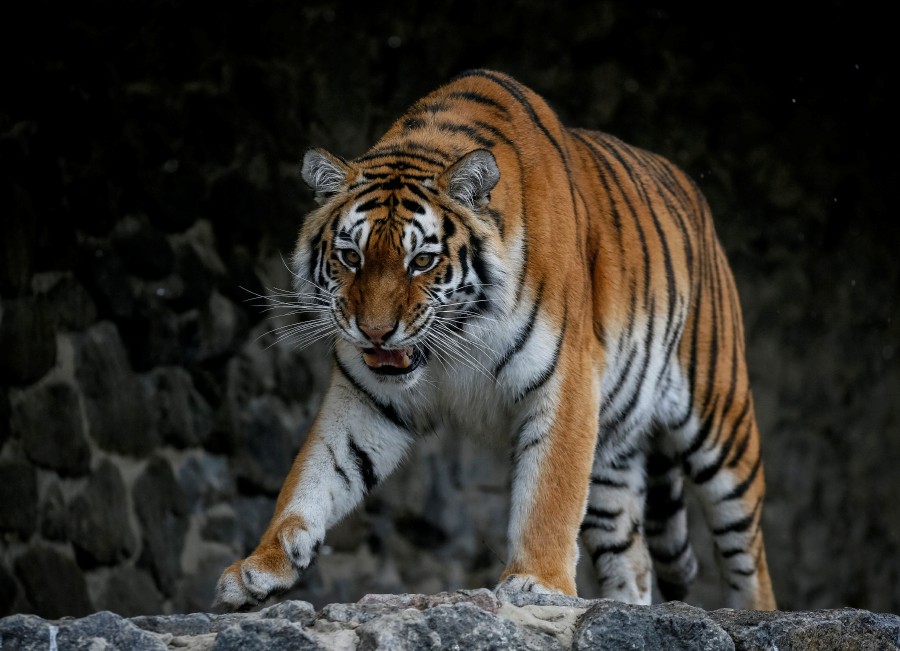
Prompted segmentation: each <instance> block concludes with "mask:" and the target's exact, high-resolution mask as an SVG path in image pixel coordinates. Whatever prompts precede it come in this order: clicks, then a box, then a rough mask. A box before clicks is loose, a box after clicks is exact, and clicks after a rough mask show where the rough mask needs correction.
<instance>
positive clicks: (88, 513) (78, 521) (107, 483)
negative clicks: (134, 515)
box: [66, 460, 137, 568]
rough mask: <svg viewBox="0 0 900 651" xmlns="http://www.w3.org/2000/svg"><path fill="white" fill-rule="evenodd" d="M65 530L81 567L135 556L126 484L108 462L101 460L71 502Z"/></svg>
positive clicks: (135, 544)
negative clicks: (129, 521)
mask: <svg viewBox="0 0 900 651" xmlns="http://www.w3.org/2000/svg"><path fill="white" fill-rule="evenodd" d="M66 530H67V532H68V535H69V539H70V540H71V541H72V544H73V545H74V546H75V552H76V556H77V558H78V562H79V565H81V566H82V567H88V568H90V567H95V566H97V565H112V564H114V563H117V562H119V561H122V560H125V559H126V558H128V557H129V556H131V554H132V553H134V551H135V549H136V547H137V538H136V537H135V535H134V532H133V531H132V530H131V526H130V525H129V523H128V504H127V498H126V495H125V482H124V481H123V480H122V476H121V473H120V472H119V469H118V468H117V467H116V466H115V464H113V463H112V462H111V461H108V460H105V461H103V463H101V464H100V467H99V468H97V471H96V472H95V473H94V474H93V475H91V478H90V480H89V481H88V484H87V487H86V488H85V489H84V491H83V492H82V493H80V494H79V495H78V496H76V497H75V498H74V499H73V500H72V503H71V504H70V506H69V509H68V517H67V519H66Z"/></svg>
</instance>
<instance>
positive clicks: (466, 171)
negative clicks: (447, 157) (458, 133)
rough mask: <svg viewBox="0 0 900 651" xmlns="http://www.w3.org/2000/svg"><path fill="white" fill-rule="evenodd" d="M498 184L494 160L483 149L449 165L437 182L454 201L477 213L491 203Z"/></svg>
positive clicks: (498, 169) (489, 153)
mask: <svg viewBox="0 0 900 651" xmlns="http://www.w3.org/2000/svg"><path fill="white" fill-rule="evenodd" d="M499 180H500V168H499V167H497V160H496V159H495V158H494V155H493V154H492V153H491V152H489V151H488V150H487V149H476V150H475V151H470V152H469V153H468V154H466V155H465V156H463V157H462V158H460V159H459V160H458V161H456V162H455V163H453V165H451V166H450V167H449V168H447V170H446V171H444V173H443V174H441V176H440V178H439V179H438V186H439V187H440V188H441V189H442V190H444V191H446V192H447V194H449V195H450V196H451V197H453V198H454V199H455V200H456V201H458V202H460V203H461V204H463V205H464V206H468V207H469V208H471V209H472V210H476V211H477V210H479V209H481V208H483V207H484V206H486V205H487V204H488V202H489V201H490V200H491V190H493V189H494V186H495V185H497V181H499Z"/></svg>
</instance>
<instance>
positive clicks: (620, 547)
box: [591, 522, 640, 563]
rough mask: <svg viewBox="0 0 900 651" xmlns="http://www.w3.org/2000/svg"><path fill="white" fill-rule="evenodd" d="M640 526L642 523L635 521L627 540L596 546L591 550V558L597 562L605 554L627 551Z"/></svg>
mask: <svg viewBox="0 0 900 651" xmlns="http://www.w3.org/2000/svg"><path fill="white" fill-rule="evenodd" d="M639 527H640V525H639V524H638V523H637V522H635V523H634V524H633V525H632V527H631V533H630V534H628V538H627V539H626V540H623V541H622V542H619V543H610V544H607V545H599V546H597V547H595V548H594V549H593V550H592V551H591V559H592V560H593V561H594V563H596V562H597V560H598V559H599V558H600V557H601V556H603V555H604V554H623V553H625V552H627V551H628V550H629V549H630V548H631V546H632V545H633V544H634V541H635V539H636V538H637V533H638V531H639Z"/></svg>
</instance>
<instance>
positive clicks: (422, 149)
mask: <svg viewBox="0 0 900 651" xmlns="http://www.w3.org/2000/svg"><path fill="white" fill-rule="evenodd" d="M303 173H304V178H305V179H306V180H307V182H308V183H309V185H310V186H311V187H312V188H313V189H314V190H315V191H316V193H317V196H318V198H319V200H320V202H321V203H322V206H321V208H319V209H318V210H317V211H314V212H313V213H312V214H311V215H310V216H309V217H308V218H307V220H306V222H305V224H304V226H303V228H302V230H301V233H300V236H299V238H298V243H297V251H296V254H295V257H294V264H295V269H296V271H297V277H298V281H297V289H298V293H301V294H305V295H309V296H310V299H311V300H312V301H313V303H314V305H318V306H321V307H320V309H321V311H322V312H326V313H327V314H329V315H330V317H331V318H332V319H333V322H334V326H333V327H334V328H335V330H336V331H337V333H338V335H339V336H338V337H337V339H336V347H335V348H336V356H335V374H334V380H333V384H332V389H331V390H330V391H329V395H328V396H326V400H325V402H324V403H323V407H322V411H321V412H320V414H319V418H317V421H316V424H315V425H314V427H313V431H312V432H311V433H310V436H309V438H308V439H307V443H306V444H304V448H303V450H301V452H300V454H299V455H298V458H297V461H296V462H295V465H294V468H293V469H292V472H291V475H290V476H289V477H288V479H287V481H286V483H285V487H284V488H283V490H282V495H281V496H280V498H279V503H278V507H277V508H276V513H275V516H274V517H273V519H272V523H271V524H270V527H269V531H267V533H266V535H265V536H264V537H263V540H262V542H261V543H260V546H259V547H258V548H257V550H256V551H255V552H254V553H253V554H251V555H250V557H249V558H248V559H246V560H245V561H242V562H238V563H235V564H234V565H233V566H232V567H231V568H229V569H228V570H226V572H225V573H224V574H223V577H222V579H221V580H220V584H219V588H218V598H219V600H220V602H222V603H225V604H244V603H247V602H249V601H252V600H258V599H260V598H263V597H264V596H266V595H268V594H270V593H271V592H272V591H273V590H275V589H283V588H284V587H285V586H289V585H291V584H292V583H293V581H294V580H296V577H297V572H299V571H300V570H301V569H302V567H304V563H308V562H309V559H310V558H311V556H312V551H311V548H310V547H311V546H314V545H315V544H316V543H318V542H321V540H322V538H323V537H324V533H325V530H326V529H327V528H328V526H330V525H331V524H333V522H335V521H336V520H337V519H339V518H340V517H343V515H344V514H345V513H346V512H347V511H348V510H349V509H350V508H353V506H355V504H356V503H358V501H359V499H362V497H363V496H364V495H365V493H366V492H367V491H368V490H369V489H370V488H371V486H372V485H374V483H376V482H378V481H380V480H381V479H383V478H384V477H385V476H386V475H387V474H388V473H389V472H390V471H391V470H392V469H393V467H395V466H396V464H397V463H399V462H400V458H401V457H402V456H403V453H404V452H405V450H406V449H407V447H408V446H409V445H411V444H412V442H413V440H414V438H415V437H416V436H420V435H423V434H428V433H430V432H432V431H435V430H437V429H440V428H441V427H442V426H448V425H449V426H450V428H451V429H454V430H466V431H479V430H480V431H482V432H485V433H496V432H500V433H501V434H502V435H503V436H504V437H505V438H506V439H507V440H508V442H509V445H510V446H511V449H512V452H513V460H514V471H513V486H512V499H511V515H510V523H509V536H508V538H509V549H508V556H509V559H510V560H509V563H508V566H507V569H506V571H505V572H504V575H503V576H502V577H501V579H502V585H505V586H506V587H507V588H515V589H532V590H559V591H562V592H566V593H570V594H573V593H574V591H575V584H574V576H575V564H576V561H577V555H578V548H577V541H576V538H577V534H578V532H579V531H580V532H581V536H582V540H583V541H584V544H585V547H586V549H587V550H588V552H589V553H590V554H591V557H592V561H593V564H594V566H595V568H596V569H597V573H598V577H599V578H600V581H601V586H602V592H603V594H604V596H609V597H614V598H618V599H622V600H625V601H628V602H632V603H649V601H650V598H651V584H652V578H653V576H654V574H655V575H656V578H657V582H658V584H659V586H660V588H661V590H662V591H663V594H664V595H665V596H667V597H670V598H681V597H682V596H683V595H684V594H685V592H686V590H687V586H688V585H689V583H690V581H691V580H692V579H693V577H694V574H695V573H696V561H695V559H694V556H693V552H692V551H691V549H690V545H689V543H688V536H687V523H686V515H685V509H684V501H683V484H684V477H685V476H687V477H688V478H690V480H691V481H692V482H693V483H695V484H696V485H697V487H698V488H699V489H700V490H699V494H700V496H701V501H702V502H703V505H704V507H705V513H706V515H707V519H708V522H709V524H710V528H711V530H712V532H713V535H714V537H715V540H716V549H717V552H718V560H719V561H720V564H721V565H722V568H723V572H724V577H725V580H726V585H727V586H728V589H729V593H728V603H729V605H733V606H738V607H753V608H774V597H773V596H772V592H771V586H770V584H769V577H768V572H767V569H766V566H765V553H764V549H763V543H762V535H761V530H760V528H759V509H760V505H761V502H762V497H763V488H764V482H763V476H762V470H761V462H760V456H759V441H758V433H757V431H756V425H755V420H754V417H753V410H752V401H751V398H750V393H749V387H748V382H747V373H746V368H745V365H744V355H743V343H742V342H743V332H742V326H741V319H740V310H739V304H738V300H737V294H736V291H735V288H734V284H733V280H732V278H731V274H730V271H729V269H728V266H727V263H726V261H725V258H724V255H723V253H722V250H721V247H720V246H719V244H718V241H717V239H716V236H715V233H714V229H713V226H712V221H711V218H710V215H709V210H708V207H707V205H706V202H705V200H704V199H703V197H702V196H701V194H700V192H699V191H698V189H697V188H696V186H695V185H694V184H693V183H692V182H691V181H690V180H689V179H688V178H687V177H686V176H685V175H684V174H683V173H682V172H681V171H680V170H678V169H677V168H675V167H674V166H672V165H671V164H669V163H668V162H667V161H665V160H664V159H662V158H660V157H658V156H656V155H654V154H651V153H649V152H645V151H643V150H640V149H636V148H633V147H630V146H628V145H626V144H624V143H622V142H621V141H619V140H617V139H616V138H613V137H611V136H608V135H605V134H602V133H598V132H591V131H584V130H579V129H568V128H566V127H565V126H563V125H562V124H561V123H560V122H559V120H558V119H557V117H556V115H555V114H554V113H553V111H552V110H551V109H550V108H549V106H548V105H547V104H546V103H545V102H544V101H543V100H542V99H541V98H539V97H538V96H537V95H535V94H534V93H533V92H532V91H530V90H528V89H527V88H525V87H524V86H522V85H520V84H519V83H518V82H516V81H515V80H513V79H511V78H510V77H508V76H506V75H503V74H500V73H497V72H493V71H488V70H475V71H471V72H469V73H465V74H463V75H460V76H459V77H457V78H456V79H454V80H453V81H452V82H450V83H449V84H447V85H445V86H443V87H441V88H439V89H438V90H436V91H435V92H434V93H432V94H430V95H428V96H427V97H425V98H423V99H422V100H420V101H418V102H417V103H416V104H415V105H413V106H412V107H411V108H410V110H409V111H408V112H407V113H406V114H404V115H403V116H402V117H401V118H400V119H398V120H397V121H396V122H395V123H394V124H393V125H392V127H391V128H390V129H389V130H388V132H387V133H386V134H385V136H384V137H383V138H382V139H381V140H379V142H378V143H376V144H375V145H374V146H373V147H372V148H371V149H370V150H369V151H368V152H367V153H366V154H365V155H363V156H362V157H360V158H358V159H356V160H355V161H350V162H348V161H344V160H343V159H339V158H336V157H333V156H331V155H329V154H327V153H326V152H322V151H320V150H316V151H313V152H311V153H310V154H308V155H307V157H306V158H305V160H304V170H303ZM310 288H315V289H310ZM326 320H327V319H326ZM354 417H355V418H356V420H354ZM359 420H364V421H365V420H368V422H367V423H365V424H361V423H360V422H358V421H359ZM328 467H331V468H332V472H331V473H330V474H329V472H328ZM323 468H324V469H323ZM323 486H329V487H337V488H340V489H341V490H343V493H345V494H342V495H343V497H342V499H333V500H332V502H333V503H332V504H331V506H330V507H328V508H323V507H321V506H315V505H314V502H315V500H314V499H312V493H313V492H314V491H315V490H321V489H322V487H323Z"/></svg>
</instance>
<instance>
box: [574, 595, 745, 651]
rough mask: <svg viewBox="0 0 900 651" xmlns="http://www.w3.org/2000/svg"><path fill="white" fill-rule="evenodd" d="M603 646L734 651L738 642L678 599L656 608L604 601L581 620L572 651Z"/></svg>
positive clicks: (702, 611) (704, 615)
mask: <svg viewBox="0 0 900 651" xmlns="http://www.w3.org/2000/svg"><path fill="white" fill-rule="evenodd" d="M596 648H604V649H610V650H611V651H612V650H619V649H623V650H624V649H660V650H663V649H665V650H667V651H676V650H683V651H733V650H734V648H735V644H734V642H733V641H732V639H731V638H730V637H729V636H728V634H727V633H726V632H725V631H724V630H723V629H722V627H721V626H719V625H718V624H716V623H715V622H714V621H713V620H712V619H710V618H709V616H708V615H707V614H706V611H704V610H701V609H700V608H692V607H690V606H686V605H684V604H681V603H678V602H672V603H668V604H664V605H661V606H658V607H655V608H646V607H641V606H628V605H625V604H621V603H615V602H611V601H601V602H599V603H597V604H596V605H595V606H592V607H591V608H590V609H589V610H588V611H587V612H585V613H584V615H583V616H582V617H581V619H580V620H579V622H578V627H577V629H576V632H575V639H574V641H573V644H572V649H573V651H588V650H589V649H596Z"/></svg>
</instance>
